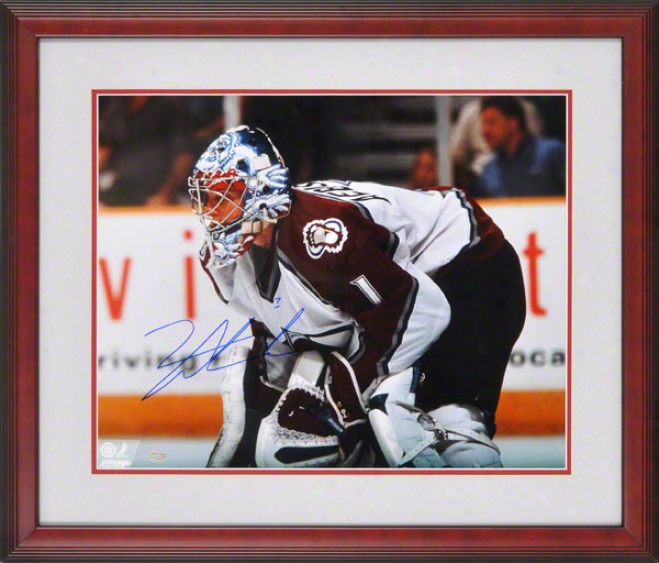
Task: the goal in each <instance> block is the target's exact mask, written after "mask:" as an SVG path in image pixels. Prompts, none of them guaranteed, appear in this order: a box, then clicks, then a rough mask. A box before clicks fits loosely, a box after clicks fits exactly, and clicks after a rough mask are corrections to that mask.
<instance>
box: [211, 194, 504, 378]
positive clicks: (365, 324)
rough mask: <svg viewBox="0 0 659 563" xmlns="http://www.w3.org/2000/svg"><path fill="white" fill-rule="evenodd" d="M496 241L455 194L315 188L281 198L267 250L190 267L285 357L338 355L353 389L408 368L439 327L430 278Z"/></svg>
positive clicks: (496, 233) (440, 313) (480, 216)
mask: <svg viewBox="0 0 659 563" xmlns="http://www.w3.org/2000/svg"><path fill="white" fill-rule="evenodd" d="M502 240H503V235H502V233H501V231H500V230H499V228H498V227H497V226H496V225H495V224H494V223H493V222H492V220H491V219H490V217H489V216H487V215H486V214H485V212H484V211H483V210H482V209H481V208H480V206H478V204H477V203H476V202H475V201H473V200H472V199H470V198H469V197H468V196H467V195H466V194H465V193H464V192H463V191H461V190H458V189H455V188H450V189H449V188H437V189H434V190H426V191H410V190H405V189H402V188H396V187H389V186H383V185H380V184H374V183H366V182H338V181H323V182H313V183H309V184H303V185H300V186H296V187H295V188H293V202H292V206H291V212H290V214H289V215H288V216H287V217H285V218H284V219H280V220H279V221H278V222H277V225H276V227H275V233H274V239H273V244H272V247H271V249H269V250H266V249H263V248H260V247H255V246H253V247H252V248H250V250H249V251H248V252H247V253H246V254H245V255H244V256H242V257H241V258H240V259H238V260H237V261H236V262H234V263H233V264H231V265H229V266H225V267H221V268H217V267H213V265H212V261H211V260H210V252H209V249H208V247H206V246H204V247H203V248H202V252H201V260H202V265H203V267H204V269H205V270H206V271H207V273H208V274H209V276H210V278H211V279H212V280H213V283H214V285H215V288H216V291H217V293H218V295H220V297H221V298H222V299H223V300H224V301H225V302H226V303H228V304H229V305H230V306H231V307H233V308H235V309H236V310H238V311H240V312H241V313H242V314H244V315H246V316H247V317H249V318H252V319H254V320H256V321H259V322H260V323H262V324H263V325H265V327H266V328H267V330H268V331H269V332H270V334H271V335H272V337H273V338H274V340H275V341H278V342H279V343H284V344H286V345H288V346H289V347H291V348H292V349H294V350H305V349H321V350H323V349H324V350H337V351H339V352H341V353H342V354H343V356H344V357H346V358H347V359H348V361H349V362H350V363H351V365H352V367H353V369H354V371H355V374H356V376H357V379H358V382H359V384H360V387H361V388H362V390H363V389H365V388H367V387H368V386H369V385H370V383H372V381H373V380H374V379H375V378H377V377H378V376H382V375H386V374H389V373H396V372H398V371H401V370H403V369H405V368H408V367H410V366H411V365H413V364H414V363H415V362H416V361H417V360H418V359H419V358H420V357H421V356H422V355H423V353H424V352H425V351H426V350H427V349H428V348H429V347H430V346H431V345H432V343H433V342H435V341H436V340H437V339H438V338H439V336H440V335H441V333H442V331H444V330H445V328H446V327H447V325H448V323H449V321H450V315H451V310H450V304H449V303H448V302H447V300H446V297H445V296H444V294H443V292H442V291H441V289H440V288H439V287H438V286H437V285H436V284H435V283H434V282H433V281H432V279H431V276H432V275H433V274H435V273H436V272H437V271H438V270H440V269H441V268H444V267H447V265H449V264H450V263H451V261H453V260H455V259H456V258H460V259H463V258H464V259H478V258H483V257H487V256H491V255H492V254H494V253H496V252H497V251H498V250H499V248H500V246H501V241H502ZM273 350H274V348H273Z"/></svg>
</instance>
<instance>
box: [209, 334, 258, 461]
mask: <svg viewBox="0 0 659 563" xmlns="http://www.w3.org/2000/svg"><path fill="white" fill-rule="evenodd" d="M248 354H249V348H247V347H245V346H232V348H231V351H230V355H229V358H228V360H227V363H228V366H229V367H227V368H226V372H225V373H224V374H222V377H221V378H220V384H219V387H220V393H221V395H222V428H221V429H220V434H219V436H218V438H217V441H216V442H215V446H214V447H213V451H212V452H211V454H210V457H209V459H208V462H207V464H206V467H229V464H230V463H231V460H232V459H233V457H234V455H235V453H236V450H237V449H238V445H239V444H240V441H241V440H242V437H243V433H244V432H245V391H244V387H243V379H244V376H245V368H246V366H247V356H248Z"/></svg>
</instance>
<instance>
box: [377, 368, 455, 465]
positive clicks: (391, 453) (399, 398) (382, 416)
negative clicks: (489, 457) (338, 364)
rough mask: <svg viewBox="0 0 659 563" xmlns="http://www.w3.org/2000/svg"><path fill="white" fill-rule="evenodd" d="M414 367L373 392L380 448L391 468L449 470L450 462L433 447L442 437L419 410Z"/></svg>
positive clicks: (389, 378) (384, 382)
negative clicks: (427, 422) (421, 416)
mask: <svg viewBox="0 0 659 563" xmlns="http://www.w3.org/2000/svg"><path fill="white" fill-rule="evenodd" d="M414 383H415V374H414V370H413V368H409V369H407V370H405V371H402V372H400V373H397V374H394V375H390V376H389V377H387V378H386V379H385V380H384V381H382V383H380V384H379V385H378V387H377V388H376V389H375V391H374V392H373V395H372V396H371V399H370V401H369V408H370V410H369V412H368V419H369V422H370V423H371V427H372V429H373V433H374V434H375V437H376V439H377V441H378V445H379V446H380V449H381V451H382V454H383V455H384V457H385V459H386V461H387V463H388V464H389V466H390V467H400V466H402V465H406V464H411V465H413V466H414V467H446V465H447V463H446V461H445V460H444V459H443V458H442V456H441V455H440V454H439V453H438V452H437V450H435V449H434V448H433V447H432V446H433V445H434V444H435V443H436V442H437V440H438V436H437V434H436V432H435V430H434V428H433V427H432V425H430V426H429V427H428V425H426V426H424V425H423V424H422V422H421V419H420V416H419V411H418V410H415V409H414V407H413V405H414V399H415V394H414V393H413V392H412V389H413V387H414Z"/></svg>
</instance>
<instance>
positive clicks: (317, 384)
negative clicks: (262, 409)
mask: <svg viewBox="0 0 659 563" xmlns="http://www.w3.org/2000/svg"><path fill="white" fill-rule="evenodd" d="M331 370H332V368H331V366H330V364H327V363H326V362H325V359H324V358H323V356H322V355H321V354H320V353H319V352H315V351H308V352H304V353H302V354H301V355H300V356H299V358H298V359H297V361H296V363H295V366H294V367H293V372H292V373H291V377H290V379H289V382H288V387H287V389H286V390H285V391H284V392H283V393H282V395H281V397H280V399H279V401H278V402H277V405H276V406H275V408H274V409H273V411H272V412H271V413H270V414H269V415H268V416H267V417H266V418H264V419H263V420H262V421H261V425H260V427H259V432H258V437H257V441H256V452H255V460H256V465H257V467H279V468H284V467H291V468H299V467H333V466H350V465H353V464H354V463H355V460H356V459H357V458H358V457H359V455H360V452H361V450H362V447H363V443H362V442H361V441H359V440H358V439H357V438H356V437H355V436H354V435H353V434H352V433H351V431H350V430H349V429H348V426H349V424H346V418H345V417H343V416H338V415H337V411H336V410H335V409H338V408H341V407H337V406H336V404H334V403H332V402H328V401H326V400H325V399H326V397H325V394H324V393H323V387H321V386H322V385H323V381H324V382H325V389H327V385H328V383H327V378H328V375H329V374H330V373H331ZM335 397H336V395H335ZM338 400H339V404H341V405H343V404H344V402H342V401H341V399H338ZM362 413H363V410H362ZM345 414H346V415H347V414H348V413H347V411H345ZM348 422H349V423H350V422H352V424H354V423H355V421H350V420H348ZM361 422H364V419H363V418H362V420H361Z"/></svg>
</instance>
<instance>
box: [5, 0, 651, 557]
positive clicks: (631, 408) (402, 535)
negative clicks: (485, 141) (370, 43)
mask: <svg viewBox="0 0 659 563" xmlns="http://www.w3.org/2000/svg"><path fill="white" fill-rule="evenodd" d="M351 4H353V3H349V2H348V3H344V2H325V3H322V2H318V3H316V2H314V3H310V4H309V5H305V4H303V3H298V2H286V3H274V4H269V3H259V2H245V3H244V4H240V5H238V4H233V3H230V4H229V3H225V2H212V1H211V2H190V3H185V4H181V5H174V4H169V3H165V4H163V3H162V2H138V3H130V2H114V3H112V4H111V5H106V4H98V5H97V4H95V3H94V2H91V1H87V0H85V1H83V2H58V3H50V2H45V1H44V2H39V1H36V2H30V3H23V2H19V1H15V2H11V1H6V2H4V3H3V4H2V5H1V6H0V17H1V19H0V27H1V30H2V84H3V90H2V151H3V152H2V193H1V204H2V223H1V224H2V274H3V283H2V325H3V331H2V354H1V362H2V374H3V378H2V412H3V440H2V493H3V494H2V519H3V525H2V529H3V532H2V545H1V549H0V555H1V556H2V557H5V558H6V560H7V561H47V560H57V561H64V560H112V561H119V560H131V561H136V560H144V561H148V560H157V561H191V560H231V561H237V560H262V561H263V560H277V559H278V560H288V561H291V560H313V559H318V560H323V561H327V560H359V559H370V560H392V559H395V560H442V559H446V560H449V559H450V560H466V561H477V560H483V561H486V560H487V561H494V560H500V561H513V560H515V561H522V560H528V561H537V560H548V559H551V558H556V559H559V558H560V559H562V560H563V559H565V558H568V557H571V558H573V559H575V560H579V559H582V560H586V559H587V560H589V561H605V560H617V561H621V560H634V561H657V560H658V559H657V557H658V556H659V541H658V538H659V536H658V533H657V532H658V528H657V498H656V494H657V490H656V482H657V480H656V477H657V472H656V459H657V458H656V456H657V438H658V436H657V432H656V418H657V406H656V400H655V396H656V393H657V372H656V370H657V354H656V348H657V334H656V320H657V308H656V287H657V264H656V244H657V240H656V238H657V233H656V220H657V215H656V213H657V195H656V194H657V187H656V179H657V175H656V159H657V145H656V135H657V126H656V118H657V93H658V92H657V83H656V76H657V72H656V70H657V69H656V66H657V47H656V35H657V16H658V14H659V10H658V6H659V3H658V2H657V1H656V0H648V1H635V2H625V1H624V0H612V1H602V2H597V3H592V4H591V3H586V2H571V1H566V2H559V1H557V0H556V1H547V2H542V3H522V2H500V3H494V2H479V1H477V2H470V3H467V4H463V5H457V4H452V3H441V2H411V3H407V2H391V3H385V2H367V3H362V4H357V5H351ZM104 36H108V37H170V36H171V37H217V36H222V37H266V38H267V37H309V36H316V37H317V36H324V37H371V38H373V37H450V38H456V37H457V38H470V37H474V38H476V37H478V38H483V37H484V38H497V37H514V38H534V37H552V38H565V39H568V38H575V37H576V38H618V39H619V40H620V41H621V42H622V46H623V61H622V64H623V107H622V115H623V139H622V144H623V157H622V158H623V162H622V173H623V193H622V202H623V203H622V225H623V227H622V252H623V262H622V276H623V290H622V291H623V293H622V301H623V311H622V327H621V332H622V344H621V346H622V350H623V365H622V374H623V390H624V392H623V396H622V411H623V420H622V430H623V448H622V451H623V456H622V466H623V483H622V490H623V498H622V512H623V515H622V525H620V526H591V525H584V526H570V525H565V526H552V527H539V526H529V527H517V526H501V527H483V526H473V527H457V526H456V527H432V526H429V527H424V526H413V527H373V526H366V525H365V526H356V527H355V526H345V527H342V526H337V527H334V526H329V527H274V526H247V527H237V526H236V527H210V526H204V527H175V528H172V527H146V526H140V527H121V526H112V527H108V526H103V527H99V526H82V527H76V526H44V525H41V524H40V520H39V510H38V501H39V455H38V446H39V425H38V405H39V398H40V396H39V379H38V376H39V307H38V304H39V291H40V286H41V284H43V283H44V280H42V279H40V278H39V261H40V255H39V237H38V235H35V233H39V229H40V226H39V205H38V202H39V177H38V173H39V112H38V109H39V71H40V61H39V42H40V40H41V39H43V38H70V37H74V38H84V37H104ZM593 463H594V466H593V470H594V471H595V470H596V469H597V467H596V460H594V462H593Z"/></svg>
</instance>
